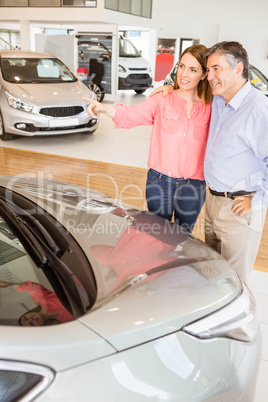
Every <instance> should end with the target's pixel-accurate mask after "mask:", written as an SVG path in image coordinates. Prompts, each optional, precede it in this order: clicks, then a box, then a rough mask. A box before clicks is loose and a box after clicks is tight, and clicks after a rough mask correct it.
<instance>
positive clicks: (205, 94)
mask: <svg viewBox="0 0 268 402" xmlns="http://www.w3.org/2000/svg"><path fill="white" fill-rule="evenodd" d="M206 50H207V48H206V46H204V45H193V46H189V47H187V49H185V50H184V52H183V53H182V54H181V56H180V59H179V61H178V64H177V66H179V64H180V62H181V58H182V56H184V55H185V54H186V53H190V54H191V55H192V56H194V57H195V58H196V60H197V61H198V62H199V63H200V64H201V66H202V69H203V73H206V72H207V60H206V57H205V52H206ZM176 76H177V74H176ZM174 88H175V89H177V88H179V86H178V83H177V79H176V78H175V83H174ZM197 94H198V96H199V98H200V99H201V100H202V102H203V103H206V104H208V103H211V101H212V91H211V87H210V85H209V83H208V80H207V77H205V78H204V79H203V80H201V81H200V82H199V84H198V87H197Z"/></svg>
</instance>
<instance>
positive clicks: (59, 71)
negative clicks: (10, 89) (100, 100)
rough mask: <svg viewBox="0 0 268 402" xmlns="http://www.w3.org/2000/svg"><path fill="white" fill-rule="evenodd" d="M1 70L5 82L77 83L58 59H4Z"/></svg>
mask: <svg viewBox="0 0 268 402" xmlns="http://www.w3.org/2000/svg"><path fill="white" fill-rule="evenodd" d="M1 70H2V75H3V78H4V80H6V81H8V82H12V83H17V84H27V83H47V82H52V83H56V82H57V83H60V82H73V81H76V77H75V76H74V75H73V73H72V72H71V71H70V70H69V69H68V67H67V66H65V65H64V64H63V63H62V62H61V61H60V60H58V59H56V58H26V57H25V58H2V59H1Z"/></svg>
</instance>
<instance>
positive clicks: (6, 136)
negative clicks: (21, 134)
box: [0, 113, 13, 141]
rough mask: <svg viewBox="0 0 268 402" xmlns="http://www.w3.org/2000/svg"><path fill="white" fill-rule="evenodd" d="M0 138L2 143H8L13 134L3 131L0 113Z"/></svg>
mask: <svg viewBox="0 0 268 402" xmlns="http://www.w3.org/2000/svg"><path fill="white" fill-rule="evenodd" d="M0 136H1V139H2V141H10V140H12V139H13V134H9V133H7V132H6V131H5V127H4V121H3V117H2V115H1V113H0Z"/></svg>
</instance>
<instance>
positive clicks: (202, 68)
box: [84, 45, 212, 232]
mask: <svg viewBox="0 0 268 402" xmlns="http://www.w3.org/2000/svg"><path fill="white" fill-rule="evenodd" d="M205 51H206V47H205V46H203V45H194V46H190V47H189V48H187V49H186V50H185V51H184V52H183V53H182V55H181V57H180V60H179V63H178V69H177V75H176V83H175V90H174V91H172V92H171V93H170V94H169V95H168V96H162V94H161V93H158V94H156V95H154V96H152V97H149V98H148V99H147V100H146V101H145V102H143V103H141V104H139V105H135V106H124V105H121V104H118V105H115V106H109V105H104V104H101V103H98V102H97V101H93V100H90V99H84V100H86V101H88V103H89V105H88V114H89V115H90V116H91V117H96V115H95V113H104V114H106V115H107V116H109V117H111V118H112V119H113V121H114V123H115V127H116V128H132V127H136V126H139V125H153V129H152V136H151V144H150V151H149V159H148V166H149V171H148V175H147V183H146V201H147V205H148V209H149V211H150V212H153V213H155V214H157V215H159V216H161V217H163V218H165V219H168V220H170V221H171V220H172V218H173V215H174V220H175V222H176V223H177V224H179V225H180V226H183V227H184V228H185V229H186V230H188V231H189V232H192V230H193V227H194V224H195V222H196V220H197V217H198V215H199V213H200V211H201V208H202V206H203V204H204V202H205V194H206V184H205V181H204V172H203V163H204V154H205V148H206V142H207V136H208V129H209V120H210V114H211V106H210V103H211V99H212V94H211V89H210V86H209V84H208V82H207V79H206V60H205V58H204V52H205Z"/></svg>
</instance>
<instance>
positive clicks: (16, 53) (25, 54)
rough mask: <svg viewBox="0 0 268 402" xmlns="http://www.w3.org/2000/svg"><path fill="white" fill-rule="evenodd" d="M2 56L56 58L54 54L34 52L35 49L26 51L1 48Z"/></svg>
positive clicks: (0, 54) (0, 55) (0, 53)
mask: <svg viewBox="0 0 268 402" xmlns="http://www.w3.org/2000/svg"><path fill="white" fill-rule="evenodd" d="M0 57H1V58H17V57H27V58H29V57H32V58H36V57H39V58H47V57H49V58H51V57H53V58H55V56H53V55H52V54H49V53H42V52H34V51H24V50H1V51H0Z"/></svg>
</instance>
